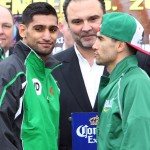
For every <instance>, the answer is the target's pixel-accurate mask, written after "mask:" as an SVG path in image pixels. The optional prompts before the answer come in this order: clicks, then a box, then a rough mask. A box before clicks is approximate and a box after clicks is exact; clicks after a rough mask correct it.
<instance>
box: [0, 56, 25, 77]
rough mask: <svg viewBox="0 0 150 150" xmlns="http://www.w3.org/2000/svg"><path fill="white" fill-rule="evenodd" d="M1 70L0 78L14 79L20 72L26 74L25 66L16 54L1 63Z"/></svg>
mask: <svg viewBox="0 0 150 150" xmlns="http://www.w3.org/2000/svg"><path fill="white" fill-rule="evenodd" d="M0 68H1V69H0V77H2V76H5V77H6V76H7V77H8V76H9V78H11V77H12V78H13V77H14V76H15V75H16V74H18V73H19V72H25V66H24V65H23V64H22V62H21V61H20V60H19V58H18V57H17V56H16V55H14V54H12V55H10V56H9V57H7V58H6V59H5V60H3V61H1V62H0Z"/></svg>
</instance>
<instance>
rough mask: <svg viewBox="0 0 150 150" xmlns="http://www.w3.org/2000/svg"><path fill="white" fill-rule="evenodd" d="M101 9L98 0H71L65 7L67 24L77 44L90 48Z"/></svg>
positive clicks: (94, 37)
mask: <svg viewBox="0 0 150 150" xmlns="http://www.w3.org/2000/svg"><path fill="white" fill-rule="evenodd" d="M102 15H103V11H102V8H101V4H100V2H99V1H98V0H82V1H71V2H70V3H69V5H68V8H67V18H68V25H69V28H70V30H71V32H72V36H73V38H74V41H75V42H76V44H77V46H79V47H81V48H84V49H91V48H92V46H93V44H94V42H95V40H96V33H97V31H98V28H99V26H100V23H101V19H102Z"/></svg>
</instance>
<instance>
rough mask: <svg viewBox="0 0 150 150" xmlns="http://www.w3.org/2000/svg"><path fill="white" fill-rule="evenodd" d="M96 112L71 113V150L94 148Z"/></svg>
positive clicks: (90, 149)
mask: <svg viewBox="0 0 150 150" xmlns="http://www.w3.org/2000/svg"><path fill="white" fill-rule="evenodd" d="M97 123H98V113H97V112H87V113H82V112H81V113H72V148H73V149H72V150H96V146H97V141H96V125H97Z"/></svg>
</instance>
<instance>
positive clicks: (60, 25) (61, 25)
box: [58, 22, 63, 33]
mask: <svg viewBox="0 0 150 150" xmlns="http://www.w3.org/2000/svg"><path fill="white" fill-rule="evenodd" d="M58 28H59V31H60V32H61V33H62V29H63V23H62V22H59V23H58Z"/></svg>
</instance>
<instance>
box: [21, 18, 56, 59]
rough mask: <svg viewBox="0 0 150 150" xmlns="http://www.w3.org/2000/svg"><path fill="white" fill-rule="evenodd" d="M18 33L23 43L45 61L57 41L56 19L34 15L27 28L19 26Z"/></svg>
mask: <svg viewBox="0 0 150 150" xmlns="http://www.w3.org/2000/svg"><path fill="white" fill-rule="evenodd" d="M19 32H20V35H21V37H22V38H23V42H24V43H25V44H27V45H28V46H29V47H30V48H32V49H33V50H34V51H35V52H36V53H37V54H38V55H39V56H41V58H42V59H45V58H46V57H47V56H48V55H49V54H50V53H51V52H52V50H53V48H54V45H55V42H56V39H57V34H58V26H57V18H56V17H55V16H53V15H35V16H33V18H32V22H31V23H29V25H28V26H25V25H23V24H21V25H20V26H19Z"/></svg>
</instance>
